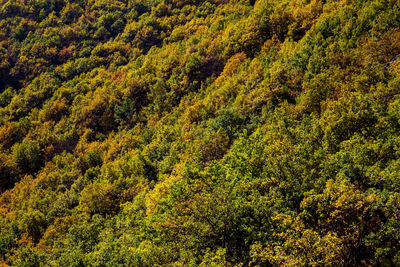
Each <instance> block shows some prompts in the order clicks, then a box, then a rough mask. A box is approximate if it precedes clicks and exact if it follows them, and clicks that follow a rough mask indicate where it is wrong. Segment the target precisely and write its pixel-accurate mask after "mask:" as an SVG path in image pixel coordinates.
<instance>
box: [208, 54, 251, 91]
mask: <svg viewBox="0 0 400 267" xmlns="http://www.w3.org/2000/svg"><path fill="white" fill-rule="evenodd" d="M246 59H247V58H246V54H245V53H243V52H241V53H237V54H235V55H234V56H232V57H231V58H230V59H229V60H228V61H227V62H226V64H225V67H224V70H223V71H222V73H221V74H220V75H219V77H218V79H217V80H216V81H215V84H217V85H220V84H221V83H222V82H223V81H224V80H225V79H228V78H229V77H231V76H232V75H234V74H235V73H236V72H237V70H238V68H239V67H240V66H241V65H242V64H243V63H244V62H245V61H246Z"/></svg>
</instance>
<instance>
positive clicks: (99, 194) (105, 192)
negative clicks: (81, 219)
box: [79, 182, 119, 215]
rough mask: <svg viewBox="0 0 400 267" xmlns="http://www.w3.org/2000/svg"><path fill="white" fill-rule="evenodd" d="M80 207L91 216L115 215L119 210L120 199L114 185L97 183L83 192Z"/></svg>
mask: <svg viewBox="0 0 400 267" xmlns="http://www.w3.org/2000/svg"><path fill="white" fill-rule="evenodd" d="M79 205H80V207H81V209H82V211H85V212H89V213H91V214H96V213H99V214H103V215H104V214H115V213H116V212H117V211H118V210H119V199H118V195H117V192H116V190H115V188H114V186H113V185H111V184H109V183H106V182H95V183H94V184H91V185H89V186H87V187H85V189H84V190H83V191H82V193H81V198H80V200H79Z"/></svg>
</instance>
